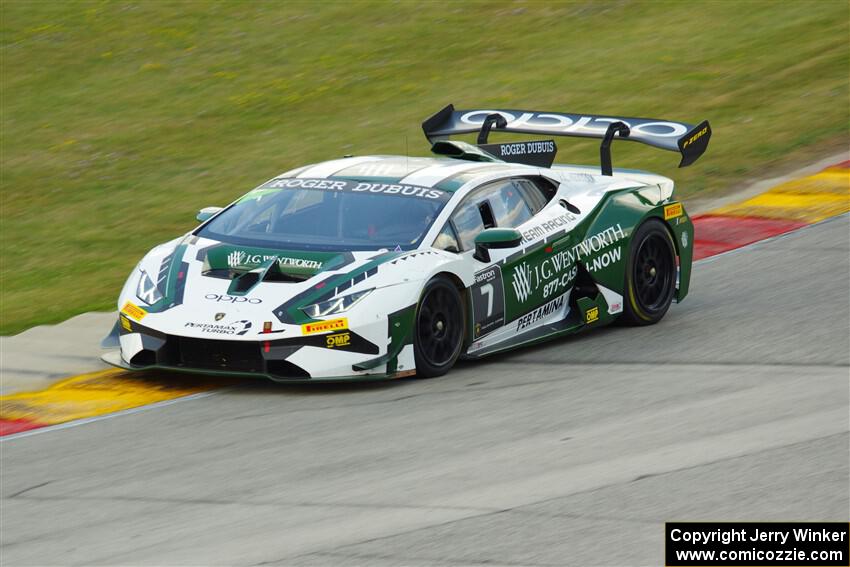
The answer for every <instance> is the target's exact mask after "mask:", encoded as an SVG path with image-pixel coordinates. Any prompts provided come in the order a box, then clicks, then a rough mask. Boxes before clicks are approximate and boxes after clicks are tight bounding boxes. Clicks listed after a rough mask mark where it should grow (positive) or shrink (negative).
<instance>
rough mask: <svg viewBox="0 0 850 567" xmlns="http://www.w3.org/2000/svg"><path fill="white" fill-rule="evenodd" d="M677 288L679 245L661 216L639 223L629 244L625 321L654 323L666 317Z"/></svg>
mask: <svg viewBox="0 0 850 567" xmlns="http://www.w3.org/2000/svg"><path fill="white" fill-rule="evenodd" d="M675 291H676V249H675V247H674V245H673V238H672V237H671V236H670V231H668V230H667V227H666V226H665V225H664V223H663V222H661V221H660V220H658V219H649V220H648V221H646V222H645V223H643V224H642V225H640V226H639V227H638V229H637V230H636V231H635V234H634V236H633V237H632V242H631V246H630V247H629V262H628V265H627V266H626V286H625V292H626V298H625V301H624V302H623V303H624V304H625V306H624V307H623V315H622V321H623V322H624V323H626V324H629V325H652V324H654V323H657V322H658V321H660V320H661V318H662V317H664V314H665V313H667V310H668V309H669V308H670V303H671V302H672V301H673V293H674V292H675Z"/></svg>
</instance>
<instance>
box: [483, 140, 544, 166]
mask: <svg viewBox="0 0 850 567" xmlns="http://www.w3.org/2000/svg"><path fill="white" fill-rule="evenodd" d="M478 147H479V148H481V149H482V150H484V151H485V152H487V153H489V154H492V155H494V156H498V157H500V158H502V159H503V160H504V161H507V162H513V163H525V164H528V165H536V166H538V167H550V166H551V165H552V162H553V161H554V160H555V154H556V153H557V151H558V148H557V147H556V146H555V141H554V140H535V141H531V142H507V143H504V144H481V145H479V146H478Z"/></svg>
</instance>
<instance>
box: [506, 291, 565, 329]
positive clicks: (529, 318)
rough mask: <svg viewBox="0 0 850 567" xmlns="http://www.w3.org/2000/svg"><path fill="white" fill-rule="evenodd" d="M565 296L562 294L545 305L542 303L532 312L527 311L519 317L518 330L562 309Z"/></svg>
mask: <svg viewBox="0 0 850 567" xmlns="http://www.w3.org/2000/svg"><path fill="white" fill-rule="evenodd" d="M565 297H566V296H565V295H561V296H559V297H556V298H555V299H553V300H552V301H550V302H549V303H547V304H545V305H541V306H540V307H538V308H537V309H535V310H534V311H531V312H530V313H527V314H525V315H523V316H522V317H520V318H519V319H517V323H516V330H517V331H521V330H523V329H525V328H526V327H530V326H531V325H533V324H534V323H536V322H537V321H540V320H541V319H544V318H545V317H548V316H549V315H551V314H552V313H555V312H557V311H559V310H560V309H561V307H563V306H564V301H565Z"/></svg>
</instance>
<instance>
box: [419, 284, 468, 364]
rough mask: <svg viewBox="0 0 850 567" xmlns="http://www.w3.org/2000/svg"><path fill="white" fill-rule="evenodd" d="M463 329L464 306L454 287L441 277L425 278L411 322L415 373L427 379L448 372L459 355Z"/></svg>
mask: <svg viewBox="0 0 850 567" xmlns="http://www.w3.org/2000/svg"><path fill="white" fill-rule="evenodd" d="M463 330H464V307H463V301H462V300H461V295H460V292H459V291H458V289H457V287H455V285H454V284H453V283H452V282H451V281H449V280H448V279H447V278H444V277H436V278H434V279H433V280H431V281H429V282H428V284H427V285H426V286H425V289H424V291H423V292H422V299H421V300H420V301H419V307H418V309H417V311H416V322H415V324H414V341H413V353H414V358H415V359H416V374H417V375H418V376H420V377H423V378H431V377H434V376H442V375H443V374H445V373H446V372H448V371H449V369H451V367H452V366H454V363H455V361H457V358H458V356H460V351H461V349H462V347H463V337H464V332H463Z"/></svg>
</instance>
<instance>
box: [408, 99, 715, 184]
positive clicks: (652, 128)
mask: <svg viewBox="0 0 850 567" xmlns="http://www.w3.org/2000/svg"><path fill="white" fill-rule="evenodd" d="M422 130H423V131H424V132H425V136H426V137H427V138H428V141H430V142H431V143H434V142H436V141H440V140H445V139H447V138H448V137H449V136H453V135H457V134H470V133H473V132H478V133H479V135H478V143H479V144H486V143H487V137H488V135H489V133H490V131H491V130H492V131H496V132H518V133H522V134H542V135H549V136H573V137H579V138H597V139H600V140H602V143H601V144H600V147H599V153H600V161H601V165H602V174H603V175H611V174H612V165H611V143H612V142H613V140H614V139H615V138H617V139H621V140H632V141H635V142H641V143H644V144H647V145H650V146H653V147H656V148H660V149H662V150H669V151H673V152H678V153H679V154H680V155H681V161H680V162H679V167H685V166H688V165H691V164H692V163H694V162H695V161H696V160H697V159H698V158H699V157H700V156H701V155H702V154H703V153H704V152H705V150H706V148H708V141H709V139H710V138H711V126H710V125H709V123H708V121H707V120H704V121H702V122H700V123H699V124H697V125H696V126H694V125H691V124H685V123H684V122H673V121H670V120H660V119H655V118H624V117H616V116H598V115H594V114H566V113H563V112H539V111H534V110H499V109H497V110H455V107H454V105H451V104H450V105H448V106H446V107H445V108H443V109H442V110H441V111H439V112H437V113H436V114H434V115H433V116H431V117H430V118H428V119H427V120H425V122H423V123H422Z"/></svg>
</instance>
